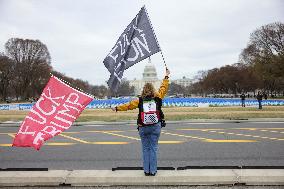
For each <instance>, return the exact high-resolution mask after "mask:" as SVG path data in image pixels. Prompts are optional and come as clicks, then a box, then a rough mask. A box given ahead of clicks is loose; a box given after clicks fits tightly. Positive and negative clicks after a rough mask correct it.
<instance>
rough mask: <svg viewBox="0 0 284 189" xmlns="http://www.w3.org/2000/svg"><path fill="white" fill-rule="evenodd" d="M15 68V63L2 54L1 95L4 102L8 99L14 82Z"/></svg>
mask: <svg viewBox="0 0 284 189" xmlns="http://www.w3.org/2000/svg"><path fill="white" fill-rule="evenodd" d="M14 67H15V64H14V62H13V61H12V60H11V59H10V58H9V57H7V56H5V55H4V54H2V53H0V95H1V98H2V100H3V101H5V100H6V99H7V97H8V87H9V86H10V84H11V83H12V80H13V72H14Z"/></svg>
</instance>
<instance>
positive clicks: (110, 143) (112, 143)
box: [90, 142, 130, 145]
mask: <svg viewBox="0 0 284 189" xmlns="http://www.w3.org/2000/svg"><path fill="white" fill-rule="evenodd" d="M129 143H130V142H90V144H106V145H117V144H129Z"/></svg>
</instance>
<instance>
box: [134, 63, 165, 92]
mask: <svg viewBox="0 0 284 189" xmlns="http://www.w3.org/2000/svg"><path fill="white" fill-rule="evenodd" d="M142 75H143V77H142V80H137V79H134V80H130V81H129V85H130V86H133V87H134V88H135V90H134V93H135V95H139V94H141V92H142V89H143V86H144V85H145V83H152V84H153V85H154V87H155V89H156V90H158V89H159V87H160V85H161V82H162V80H159V79H158V77H157V72H156V68H155V66H154V65H153V64H152V63H151V62H149V63H148V64H147V65H146V66H145V68H144V71H143V74H142Z"/></svg>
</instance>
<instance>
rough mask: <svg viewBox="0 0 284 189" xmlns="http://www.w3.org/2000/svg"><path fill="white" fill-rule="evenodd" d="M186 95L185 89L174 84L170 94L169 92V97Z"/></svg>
mask: <svg viewBox="0 0 284 189" xmlns="http://www.w3.org/2000/svg"><path fill="white" fill-rule="evenodd" d="M184 93H185V87H183V86H181V85H179V84H176V83H173V82H172V83H171V84H170V85H169V92H168V94H169V95H177V94H184Z"/></svg>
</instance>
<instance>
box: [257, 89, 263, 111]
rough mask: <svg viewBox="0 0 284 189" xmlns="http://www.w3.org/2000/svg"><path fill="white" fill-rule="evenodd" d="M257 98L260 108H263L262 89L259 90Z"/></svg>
mask: <svg viewBox="0 0 284 189" xmlns="http://www.w3.org/2000/svg"><path fill="white" fill-rule="evenodd" d="M256 99H257V101H258V109H262V94H261V92H260V91H258V93H257V95H256Z"/></svg>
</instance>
